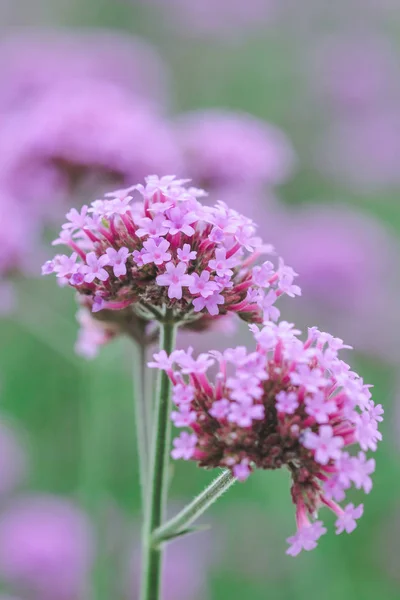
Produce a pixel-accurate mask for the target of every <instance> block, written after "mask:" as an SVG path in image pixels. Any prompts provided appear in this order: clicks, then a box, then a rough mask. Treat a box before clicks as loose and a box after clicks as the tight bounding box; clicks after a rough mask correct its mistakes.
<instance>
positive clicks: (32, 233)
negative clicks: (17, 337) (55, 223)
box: [0, 195, 40, 315]
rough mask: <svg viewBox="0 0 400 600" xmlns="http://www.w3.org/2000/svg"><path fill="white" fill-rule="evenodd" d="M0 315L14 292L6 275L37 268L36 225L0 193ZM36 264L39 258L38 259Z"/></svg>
mask: <svg viewBox="0 0 400 600" xmlns="http://www.w3.org/2000/svg"><path fill="white" fill-rule="evenodd" d="M0 222H1V227H2V229H1V231H2V233H1V249H0V315H2V314H8V313H9V312H11V311H12V310H13V308H14V305H15V293H14V287H13V285H12V283H11V282H10V281H9V277H10V276H12V275H14V274H17V273H25V274H30V273H32V271H33V270H35V271H37V268H38V265H36V264H35V258H37V256H38V252H36V254H35V251H34V249H35V247H36V248H37V246H38V243H37V235H38V231H37V224H36V223H35V222H34V221H32V220H31V219H30V218H29V216H28V215H27V214H26V213H24V211H23V210H22V209H21V207H20V206H18V204H17V203H16V201H15V200H13V199H12V198H11V197H9V196H4V195H2V196H0ZM38 264H40V260H39V262H38Z"/></svg>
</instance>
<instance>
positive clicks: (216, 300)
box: [193, 292, 225, 316]
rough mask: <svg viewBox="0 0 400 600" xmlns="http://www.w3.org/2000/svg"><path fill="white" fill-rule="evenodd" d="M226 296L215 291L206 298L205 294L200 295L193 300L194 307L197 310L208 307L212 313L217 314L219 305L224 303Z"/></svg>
mask: <svg viewBox="0 0 400 600" xmlns="http://www.w3.org/2000/svg"><path fill="white" fill-rule="evenodd" d="M224 302H225V300H224V297H223V296H222V295H221V294H219V293H218V292H213V293H212V294H211V296H208V297H207V298H204V297H203V296H199V297H198V298H195V299H194V300H193V307H194V311H195V312H200V311H201V310H203V308H206V309H207V310H208V312H209V313H210V315H214V316H215V315H217V314H218V312H219V310H218V305H219V304H224Z"/></svg>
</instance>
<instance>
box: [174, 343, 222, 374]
mask: <svg viewBox="0 0 400 600" xmlns="http://www.w3.org/2000/svg"><path fill="white" fill-rule="evenodd" d="M192 351H193V348H190V349H189V351H188V352H184V351H183V350H179V351H178V352H177V355H176V362H177V363H178V365H179V366H180V368H181V369H182V373H184V374H185V375H189V374H197V375H199V374H203V373H206V371H207V370H208V369H209V368H210V367H211V366H212V365H213V364H214V362H215V361H214V359H213V358H211V357H210V356H209V355H208V354H200V355H199V356H198V357H197V359H194V358H193V357H192Z"/></svg>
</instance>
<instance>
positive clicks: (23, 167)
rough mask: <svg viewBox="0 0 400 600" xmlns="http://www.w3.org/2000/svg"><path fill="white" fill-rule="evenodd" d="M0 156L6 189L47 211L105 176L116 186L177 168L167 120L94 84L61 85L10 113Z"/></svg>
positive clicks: (176, 152) (120, 92)
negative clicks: (0, 156) (50, 206)
mask: <svg viewBox="0 0 400 600" xmlns="http://www.w3.org/2000/svg"><path fill="white" fill-rule="evenodd" d="M0 154H1V155H2V156H4V157H5V159H4V160H3V161H2V164H1V169H0V178H1V180H2V181H3V185H4V186H5V187H6V189H8V190H11V192H12V193H13V195H14V196H15V197H17V198H21V199H22V200H23V201H24V202H29V203H30V205H31V206H32V207H36V209H38V208H39V209H42V211H43V209H44V210H45V212H46V214H48V207H49V205H51V204H53V205H54V204H55V205H56V206H57V200H58V205H59V201H60V199H62V198H63V196H64V197H65V196H66V195H69V194H71V193H72V192H73V191H74V192H75V193H77V191H78V192H79V191H82V186H83V187H84V189H85V186H86V187H89V189H91V190H92V192H93V188H95V189H96V187H98V186H99V185H100V184H101V183H105V181H107V180H109V179H110V180H112V181H113V182H114V181H116V182H117V184H118V185H119V184H121V185H123V184H125V183H127V182H129V183H130V182H131V181H136V180H140V179H142V178H143V177H144V176H145V175H148V174H149V173H153V172H155V171H157V172H163V173H165V172H170V171H176V170H177V168H179V164H180V155H179V150H178V148H177V146H176V143H175V137H174V135H173V132H172V131H171V130H170V128H169V126H168V124H167V123H166V121H164V119H163V118H162V117H160V116H159V115H157V114H156V113H155V112H154V111H153V110H151V109H150V108H149V107H148V106H145V105H143V104H139V103H137V102H136V101H135V100H134V98H133V97H132V96H130V95H129V94H126V93H125V92H124V91H123V90H121V89H120V88H117V87H116V86H114V85H113V84H109V83H107V82H101V81H87V82H80V84H79V86H71V85H70V82H68V81H67V82H64V83H63V84H60V85H58V86H57V87H54V88H53V89H52V90H49V91H48V93H47V94H46V95H45V96H43V97H42V99H41V100H38V101H37V102H36V103H35V104H34V105H33V106H32V107H31V108H30V109H27V110H25V111H23V112H22V113H21V114H17V113H15V114H11V115H10V116H9V118H8V120H7V123H6V124H5V125H4V127H3V128H2V130H1V132H0ZM39 212H40V210H39Z"/></svg>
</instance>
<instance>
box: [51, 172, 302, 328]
mask: <svg viewBox="0 0 400 600" xmlns="http://www.w3.org/2000/svg"><path fill="white" fill-rule="evenodd" d="M186 183H187V180H176V179H175V178H174V177H173V176H165V177H162V178H161V179H159V178H158V177H156V176H151V177H148V178H147V179H146V183H145V185H141V184H138V185H135V186H132V187H130V188H128V189H126V190H119V191H116V192H112V193H109V194H107V197H106V199H104V200H95V201H94V202H93V203H92V204H91V206H90V207H87V206H84V207H83V208H82V209H81V211H77V210H76V209H71V210H70V211H69V212H68V214H67V219H68V222H67V223H65V225H63V228H62V231H61V233H60V236H59V238H58V239H57V240H56V241H55V244H59V243H62V244H65V245H67V246H69V247H70V248H71V250H72V254H71V255H65V254H58V255H56V256H55V258H54V259H53V260H50V261H47V262H46V263H45V264H44V265H43V270H42V272H43V274H45V275H47V274H50V273H55V274H56V275H57V277H58V278H59V280H61V281H63V282H65V283H67V284H69V285H70V286H71V287H73V288H75V289H76V291H77V292H78V293H79V294H80V295H81V296H82V297H83V298H84V300H85V302H86V304H91V307H92V311H93V312H98V311H101V310H104V309H108V310H110V311H113V310H115V311H119V310H121V309H125V308H127V307H128V306H131V305H132V308H133V309H134V310H135V311H136V312H137V313H140V315H141V316H144V317H145V318H148V319H149V320H151V319H154V318H156V319H157V318H158V319H161V318H162V317H163V314H164V311H165V309H167V310H170V311H172V314H173V318H174V320H175V321H177V322H182V321H186V322H188V321H190V320H196V319H197V318H199V317H200V316H201V315H206V316H208V317H210V316H211V317H217V316H219V315H224V314H226V313H227V312H234V313H237V314H238V315H239V316H240V317H242V318H243V319H245V320H249V321H251V322H261V321H262V320H263V318H264V319H265V318H269V317H270V318H273V319H277V318H278V317H279V310H278V309H277V308H276V307H275V302H276V300H277V298H278V297H279V296H281V295H282V294H287V295H288V296H291V297H294V296H296V295H299V294H300V288H299V287H298V286H297V285H296V284H295V283H294V279H295V277H296V273H295V272H294V271H293V269H291V268H290V267H288V266H287V265H285V264H284V262H283V261H282V259H279V265H278V267H275V266H274V265H273V263H272V262H271V261H265V262H264V263H262V264H261V265H259V266H254V263H255V262H256V261H257V260H258V259H259V258H260V257H261V256H262V255H263V254H264V253H271V252H272V247H271V246H265V245H263V244H262V241H261V239H260V238H258V237H256V227H255V225H254V223H253V222H252V221H251V220H250V219H248V218H246V217H244V216H243V215H241V214H239V213H238V212H237V211H234V210H232V209H229V208H228V206H227V205H225V204H224V203H222V202H219V203H217V204H216V205H215V206H214V207H207V206H203V205H202V204H201V203H200V202H199V201H198V199H197V198H198V197H201V196H203V195H204V194H205V192H204V191H203V190H199V189H197V188H187V187H185V184H186ZM170 318H171V317H170Z"/></svg>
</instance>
